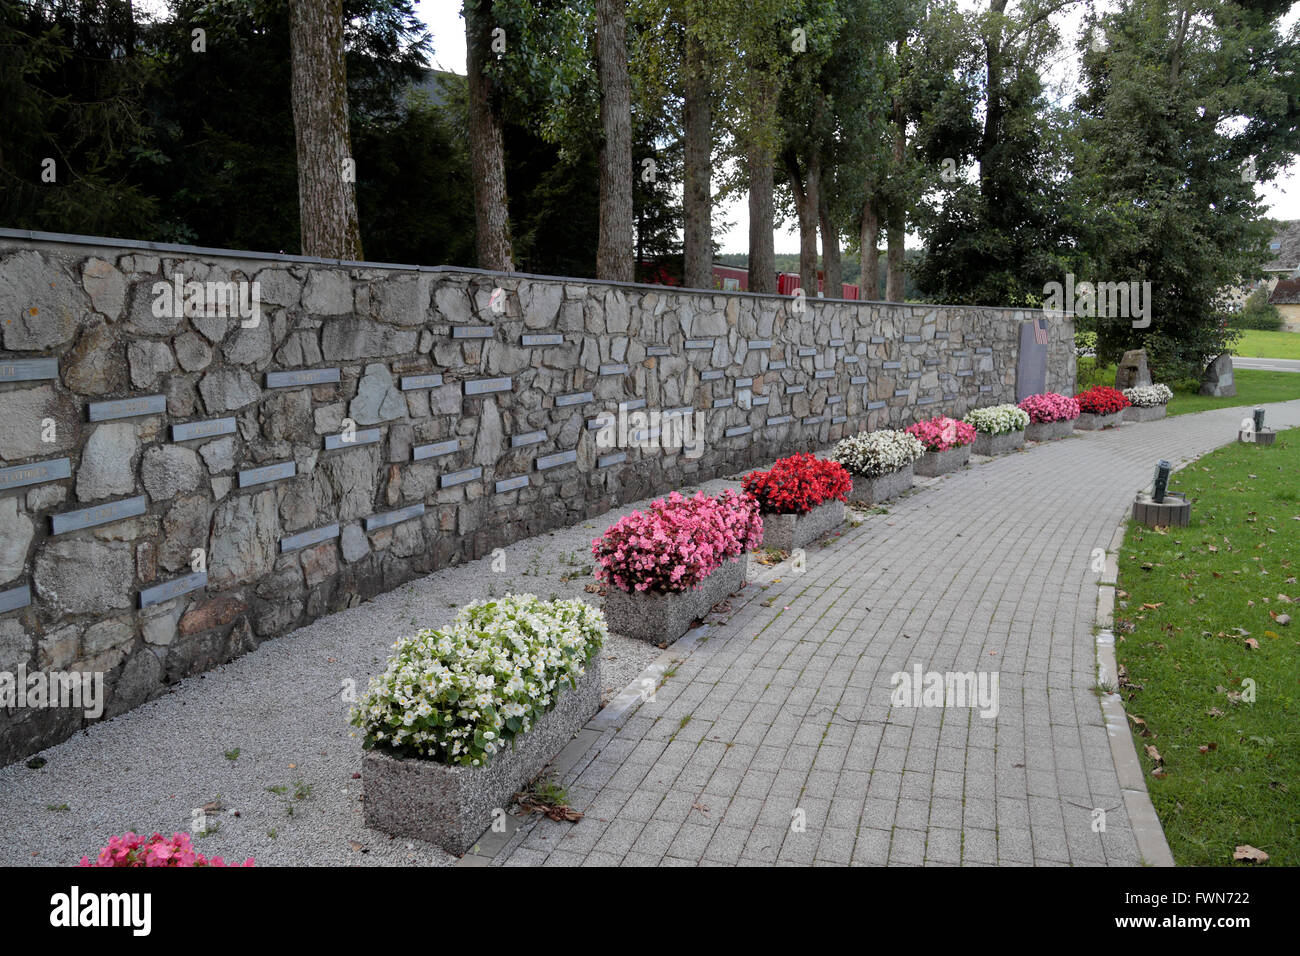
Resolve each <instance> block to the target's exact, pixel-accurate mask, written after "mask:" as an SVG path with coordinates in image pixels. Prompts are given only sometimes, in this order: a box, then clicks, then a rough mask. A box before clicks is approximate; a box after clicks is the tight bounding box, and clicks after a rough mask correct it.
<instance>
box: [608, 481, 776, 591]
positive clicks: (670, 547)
mask: <svg viewBox="0 0 1300 956" xmlns="http://www.w3.org/2000/svg"><path fill="white" fill-rule="evenodd" d="M762 540H763V519H762V518H760V517H759V514H758V502H757V501H755V500H754V499H753V498H751V497H749V496H748V495H738V494H736V493H735V492H734V491H724V492H723V493H722V494H721V495H719V496H718V497H716V498H710V497H709V496H708V495H706V494H705V493H704V492H702V491H701V492H699V493H697V494H696V495H695V497H693V498H686V497H684V496H682V495H680V494H678V493H677V492H675V491H674V492H673V493H672V494H671V495H669V496H668V497H667V498H666V499H664V498H660V499H659V500H658V501H655V502H652V503H651V505H650V508H649V510H648V511H634V512H632V513H631V514H630V515H627V516H626V517H623V518H620V519H619V520H618V521H616V522H614V524H612V525H611V526H610V527H609V529H608V530H606V532H605V533H604V534H603V535H601V536H600V537H599V538H596V539H595V540H594V541H592V542H591V553H592V554H593V555H594V556H595V558H596V577H597V579H599V580H600V581H602V582H604V583H605V584H607V585H610V586H612V587H616V588H618V589H620V590H622V591H627V592H629V593H635V592H637V591H655V592H658V593H666V592H673V591H689V590H691V589H692V588H695V587H699V585H700V582H702V581H703V580H704V579H705V578H707V577H708V576H709V575H710V574H712V573H713V572H714V571H715V570H717V569H718V568H719V567H721V566H722V563H723V562H724V561H726V560H728V559H730V558H735V557H739V556H740V555H742V554H744V553H745V552H746V551H749V550H751V549H753V548H756V547H758V545H759V544H760V543H761V542H762Z"/></svg>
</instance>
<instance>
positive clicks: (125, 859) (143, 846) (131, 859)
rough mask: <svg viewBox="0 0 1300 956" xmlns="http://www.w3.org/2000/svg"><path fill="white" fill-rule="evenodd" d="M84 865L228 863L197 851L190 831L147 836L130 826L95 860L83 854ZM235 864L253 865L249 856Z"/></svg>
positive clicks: (109, 840) (111, 839)
mask: <svg viewBox="0 0 1300 956" xmlns="http://www.w3.org/2000/svg"><path fill="white" fill-rule="evenodd" d="M81 865H82V866H226V861H225V860H223V859H222V858H221V857H219V856H214V857H213V858H212V859H210V860H209V859H208V858H207V857H205V856H204V855H203V854H202V853H196V852H195V850H194V847H193V846H191V845H190V835H189V834H188V833H174V834H172V835H171V836H170V837H165V836H163V835H162V834H161V833H155V834H154V835H153V836H151V837H149V838H148V839H145V838H144V837H143V836H141V835H140V834H139V833H134V832H132V831H130V830H128V831H127V832H126V833H123V834H122V835H121V836H112V837H109V838H108V846H106V847H104V848H103V849H102V850H100V851H99V854H98V856H96V857H95V862H94V863H91V862H90V858H89V857H84V856H83V857H82V858H81ZM232 865H233V866H252V865H253V858H252V857H251V856H250V857H249V858H248V859H247V860H245V861H244V862H243V863H236V864H232Z"/></svg>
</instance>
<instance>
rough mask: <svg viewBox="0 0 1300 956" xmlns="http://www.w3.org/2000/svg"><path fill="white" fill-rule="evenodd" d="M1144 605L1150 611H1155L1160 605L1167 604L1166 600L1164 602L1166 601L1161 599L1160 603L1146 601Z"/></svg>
mask: <svg viewBox="0 0 1300 956" xmlns="http://www.w3.org/2000/svg"><path fill="white" fill-rule="evenodd" d="M1142 606H1143V607H1144V608H1146V609H1147V610H1148V611H1154V610H1155V609H1156V608H1158V607H1164V606H1165V602H1164V601H1161V602H1160V603H1159V604H1146V603H1144V604H1143V605H1142Z"/></svg>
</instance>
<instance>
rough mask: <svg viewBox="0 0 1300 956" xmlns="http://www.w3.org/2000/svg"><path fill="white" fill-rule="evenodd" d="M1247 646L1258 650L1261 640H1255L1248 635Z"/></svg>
mask: <svg viewBox="0 0 1300 956" xmlns="http://www.w3.org/2000/svg"><path fill="white" fill-rule="evenodd" d="M1246 646H1247V647H1249V648H1250V649H1251V650H1254V651H1257V650H1259V641H1257V640H1255V639H1254V638H1253V637H1248V638H1246Z"/></svg>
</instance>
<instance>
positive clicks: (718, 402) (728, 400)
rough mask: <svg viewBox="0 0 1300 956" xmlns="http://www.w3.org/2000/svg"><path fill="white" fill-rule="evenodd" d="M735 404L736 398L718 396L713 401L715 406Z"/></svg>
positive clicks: (725, 406)
mask: <svg viewBox="0 0 1300 956" xmlns="http://www.w3.org/2000/svg"><path fill="white" fill-rule="evenodd" d="M734 404H736V400H735V399H734V398H718V399H714V401H713V407H714V408H730V407H731V406H732V405H734Z"/></svg>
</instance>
